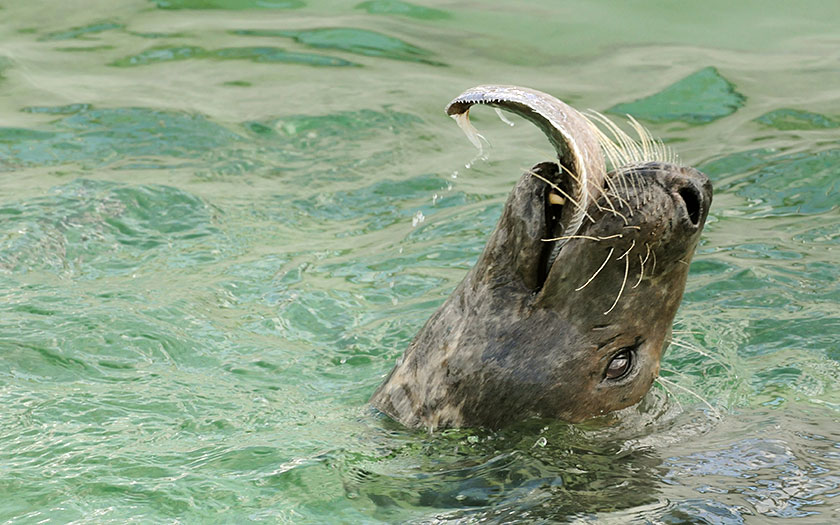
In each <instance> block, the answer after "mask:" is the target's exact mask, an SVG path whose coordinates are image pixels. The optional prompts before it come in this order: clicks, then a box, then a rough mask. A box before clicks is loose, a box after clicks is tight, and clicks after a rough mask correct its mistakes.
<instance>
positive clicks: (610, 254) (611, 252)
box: [575, 248, 615, 292]
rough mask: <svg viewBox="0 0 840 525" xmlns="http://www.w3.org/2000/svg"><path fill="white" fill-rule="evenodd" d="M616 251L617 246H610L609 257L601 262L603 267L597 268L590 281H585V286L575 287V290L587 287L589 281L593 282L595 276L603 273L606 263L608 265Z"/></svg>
mask: <svg viewBox="0 0 840 525" xmlns="http://www.w3.org/2000/svg"><path fill="white" fill-rule="evenodd" d="M614 251H615V248H610V253H608V254H607V258H606V259H604V262H603V263H601V267H600V268H598V269H597V270H595V273H593V274H592V277H590V278H589V280H588V281H586V282H585V283H583V286H580V287H578V288H575V291H576V292H579V291H581V290H583V289H584V288H586V287H587V285H589V283H591V282H592V280H593V279H595V277H596V276H597V275H598V274H599V273H601V270H603V269H604V266H606V265H607V263H608V262H609V260H610V257H612V254H613V252H614Z"/></svg>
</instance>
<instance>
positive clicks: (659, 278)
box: [371, 86, 712, 430]
mask: <svg viewBox="0 0 840 525" xmlns="http://www.w3.org/2000/svg"><path fill="white" fill-rule="evenodd" d="M475 104H481V105H490V106H495V107H497V108H501V109H504V110H508V111H511V112H513V113H516V114H518V115H520V116H522V117H524V118H526V119H528V120H529V121H531V122H533V123H534V124H536V125H537V126H538V127H539V128H540V129H541V130H542V131H543V132H544V133H545V134H546V136H547V137H548V139H549V141H550V142H551V144H552V145H553V146H554V148H555V150H556V151H557V162H543V163H541V164H537V165H536V166H534V167H533V168H532V169H531V170H529V171H528V172H526V173H525V174H523V175H522V177H521V178H520V179H519V181H518V183H517V184H516V185H515V187H514V188H513V190H512V192H511V194H510V196H509V197H508V199H507V202H506V204H505V206H504V209H503V212H502V216H501V218H500V219H499V223H498V225H497V226H496V228H495V230H494V231H493V232H492V234H491V235H490V238H489V240H488V242H487V244H486V246H485V248H484V251H483V253H482V254H481V256H480V257H479V259H478V261H477V262H476V264H475V266H474V267H473V268H472V269H471V270H470V271H469V272H468V273H467V275H466V277H465V278H464V280H463V281H462V282H461V283H460V284H459V285H458V286H457V287H456V289H455V290H454V291H453V292H452V294H451V295H450V297H449V298H448V299H447V300H446V301H445V302H444V303H443V305H441V306H440V308H438V310H437V311H436V312H435V313H434V314H433V315H432V316H431V318H429V320H428V321H427V322H426V324H425V325H424V326H423V328H422V329H421V330H420V331H419V333H418V334H417V335H416V336H415V338H414V339H413V340H412V341H411V343H410V344H409V346H408V348H407V349H406V350H405V352H404V354H403V355H402V357H400V358H399V360H398V362H397V364H396V366H395V367H394V368H393V370H392V371H391V372H390V374H389V375H388V376H387V377H386V379H385V380H384V382H383V383H382V384H381V385H380V386H379V388H378V389H377V390H376V391H375V392H374V394H373V396H372V397H371V403H372V404H373V406H374V407H376V408H377V409H378V410H380V411H382V412H384V413H385V414H387V415H388V416H390V417H391V418H393V419H395V420H396V421H399V422H400V423H402V424H403V425H406V426H408V427H425V428H428V429H429V430H434V429H440V428H447V427H475V426H482V427H489V428H498V427H501V426H503V425H506V424H508V423H511V422H514V421H517V420H521V419H523V418H526V417H531V416H537V417H545V418H557V419H560V420H564V421H568V422H572V423H574V422H579V421H582V420H585V419H588V418H592V417H595V416H599V415H602V414H605V413H608V412H611V411H614V410H618V409H621V408H625V407H628V406H630V405H633V404H635V403H637V402H638V401H640V400H641V399H642V397H644V395H645V394H646V393H647V392H648V390H649V389H650V387H651V386H652V384H653V382H654V380H655V379H656V377H657V376H658V373H659V363H660V359H661V357H662V354H663V351H664V349H665V347H666V346H667V344H668V342H669V340H670V335H671V326H672V323H673V319H674V315H675V314H676V311H677V308H678V306H679V304H680V301H681V299H682V295H683V291H684V289H685V282H686V278H687V275H688V267H689V262H690V261H691V258H692V256H693V254H694V250H695V247H696V246H697V242H698V240H699V238H700V234H701V231H702V230H703V226H704V224H705V221H706V216H707V214H708V211H709V206H710V205H711V201H712V186H711V183H710V182H709V179H708V177H707V176H706V175H704V174H703V173H701V172H700V171H698V170H696V169H694V168H691V167H687V166H681V165H680V164H679V163H677V162H675V160H674V158H673V156H672V155H671V154H670V153H669V152H668V150H667V148H665V147H664V146H663V145H662V144H661V143H660V142H657V141H654V140H653V139H652V138H651V137H650V135H649V134H648V133H647V132H646V131H645V130H644V129H643V128H642V127H641V126H640V125H639V124H638V123H637V122H636V121H635V120H632V119H630V124H631V126H632V127H633V128H635V130H636V133H637V135H638V137H637V138H630V136H629V135H628V134H627V133H625V132H624V131H622V130H621V129H620V128H619V127H618V126H616V125H615V124H613V123H612V122H611V121H609V120H608V119H606V118H605V117H603V116H602V115H600V114H596V113H593V114H592V115H591V116H584V115H583V114H581V113H579V112H578V111H576V110H575V109H573V108H571V107H570V106H568V105H566V104H565V103H563V102H561V101H559V100H557V99H556V98H554V97H552V96H550V95H548V94H545V93H542V92H539V91H535V90H531V89H527V88H520V87H515V86H479V87H476V88H472V89H470V90H467V91H465V92H464V93H463V94H461V95H460V96H458V97H457V98H455V99H454V100H453V101H452V102H451V103H450V104H449V105H448V106H447V108H446V112H447V113H448V114H449V115H452V116H454V117H455V118H456V120H458V122H459V125H461V127H462V128H463V129H464V130H465V131H466V132H467V134H468V137H470V139H471V140H473V141H474V142H477V141H478V137H479V136H478V135H477V134H476V133H475V130H474V128H472V126H471V125H470V124H469V121H468V114H469V109H470V107H471V106H473V105H475ZM596 123H597V125H596ZM608 164H609V166H610V167H611V170H610V171H608V170H607V165H608Z"/></svg>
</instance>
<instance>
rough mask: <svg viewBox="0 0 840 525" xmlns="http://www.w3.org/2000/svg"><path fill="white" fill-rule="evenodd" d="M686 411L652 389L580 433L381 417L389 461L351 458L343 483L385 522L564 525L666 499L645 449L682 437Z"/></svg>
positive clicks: (552, 425)
mask: <svg viewBox="0 0 840 525" xmlns="http://www.w3.org/2000/svg"><path fill="white" fill-rule="evenodd" d="M679 412H680V411H679V410H677V409H676V405H675V404H674V403H673V402H672V401H668V398H667V396H666V394H665V393H664V391H663V390H660V389H654V390H652V391H651V392H650V393H649V394H648V395H647V396H646V397H645V399H644V400H643V401H642V402H641V403H640V404H639V405H636V406H634V407H631V408H628V409H625V410H622V411H619V412H615V413H612V414H609V415H607V416H604V417H601V418H596V419H593V420H590V421H587V422H586V423H582V424H577V425H570V424H566V423H562V422H558V421H553V420H546V419H531V420H528V421H525V422H521V423H518V424H514V425H511V426H508V427H505V428H504V429H502V430H498V431H486V430H447V431H442V432H438V433H436V434H435V435H431V436H430V435H428V434H426V433H420V432H412V431H408V430H405V429H404V428H403V427H401V426H399V425H397V424H394V423H393V422H390V421H388V420H387V419H386V418H382V421H381V422H380V423H382V424H383V425H384V427H385V428H384V429H382V430H383V431H384V432H387V433H388V435H387V436H381V438H382V443H383V448H382V449H381V452H382V456H381V457H379V458H371V457H367V458H363V459H362V458H359V457H358V456H355V457H354V458H352V459H350V458H347V460H346V461H345V462H344V464H343V466H342V469H343V472H342V479H343V480H344V485H345V490H346V493H347V495H348V497H349V498H351V499H352V500H353V501H355V502H356V505H358V506H359V507H360V508H365V513H366V514H368V515H370V516H372V517H375V518H376V519H382V520H385V521H388V520H390V519H400V520H404V519H405V516H406V512H410V511H411V509H417V508H427V509H429V508H431V509H439V511H440V512H439V514H438V515H437V516H436V517H437V519H438V520H439V521H438V522H442V523H447V522H458V523H461V522H468V523H472V522H489V523H511V522H523V523H526V522H534V521H536V522H540V521H541V520H547V521H564V520H568V519H569V518H570V517H572V516H575V515H590V516H591V515H592V514H593V513H602V512H614V511H620V510H622V509H629V508H636V507H639V506H643V505H649V504H652V503H655V502H657V501H659V495H658V490H657V486H658V485H660V484H661V480H662V478H663V476H664V474H665V472H666V471H667V468H665V467H663V466H662V459H661V458H660V457H659V455H658V454H657V451H656V448H655V447H651V446H639V442H640V441H645V438H649V437H650V436H656V437H657V440H659V438H662V439H661V440H663V441H668V440H669V438H671V437H674V438H676V436H672V435H670V434H669V430H670V429H674V432H675V433H676V432H678V430H677V429H679V432H682V431H683V430H684V429H685V426H687V425H690V424H691V423H690V421H689V418H690V417H692V416H688V415H686V414H685V413H681V414H679ZM705 422H706V423H708V421H705ZM698 431H700V430H699V429H698ZM394 443H402V446H401V447H399V448H396V449H395V448H393V445H394ZM426 515H428V513H426ZM460 520H464V521H460Z"/></svg>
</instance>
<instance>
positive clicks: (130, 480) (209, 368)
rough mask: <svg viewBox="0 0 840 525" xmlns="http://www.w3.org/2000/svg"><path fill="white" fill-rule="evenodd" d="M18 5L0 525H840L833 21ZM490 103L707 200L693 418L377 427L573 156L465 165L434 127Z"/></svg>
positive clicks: (3, 82) (642, 11) (805, 16)
mask: <svg viewBox="0 0 840 525" xmlns="http://www.w3.org/2000/svg"><path fill="white" fill-rule="evenodd" d="M0 5H1V6H2V9H0V35H2V37H0V42H1V43H2V44H0V92H2V97H0V172H2V173H0V177H2V184H0V312H1V313H0V355H2V357H0V377H1V378H2V380H0V402H2V406H3V407H4V409H3V412H2V418H0V495H2V497H0V520H2V521H4V522H7V523H70V522H72V523H129V522H139V523H152V522H154V523H174V522H184V523H199V522H200V523H214V522H226V523H245V522H251V521H253V522H260V521H263V522H268V523H278V522H279V523H324V522H335V523H377V522H406V521H408V522H424V523H425V522H439V523H450V522H459V523H470V522H490V523H493V522H503V521H504V522H511V521H517V520H519V521H521V522H535V521H545V522H557V521H559V522H578V523H596V522H597V523H611V522H612V523H627V522H635V523H649V522H653V523H669V524H673V523H724V524H730V523H765V522H772V523H775V522H781V521H783V520H790V521H793V522H795V523H831V522H835V521H837V520H838V519H840V502H838V496H837V494H838V492H840V443H839V441H840V439H838V438H839V437H840V425H838V419H840V393H839V391H838V388H837V384H838V380H840V365H838V362H840V350H838V349H840V346H838V340H840V321H838V314H837V312H838V303H840V288H839V287H838V284H837V283H838V282H840V268H838V250H840V213H838V202H840V199H838V189H840V186H838V182H837V181H838V178H840V148H838V136H840V135H838V134H839V133H840V88H839V87H838V82H837V80H838V78H840V75H839V74H840V69H838V66H837V64H838V59H840V36H838V33H837V29H836V28H837V27H838V26H840V8H839V7H838V6H837V5H835V4H833V3H830V2H799V3H796V4H791V3H789V2H767V1H762V2H752V1H748V2H734V3H733V2H703V3H693V4H685V3H681V4H678V5H677V4H675V5H674V6H667V7H666V8H665V9H667V10H663V6H662V5H661V3H660V2H632V3H627V2H599V3H597V4H596V3H592V2H585V3H584V2H581V3H557V2H553V1H548V0H543V1H534V2H515V3H514V2H501V1H498V0H495V1H483V2H480V3H479V2H471V3H457V2H443V1H439V2H424V3H423V7H421V6H419V5H417V4H406V3H403V2H399V1H388V0H374V1H370V2H359V3H355V2H349V3H348V2H327V1H324V2H315V1H300V0H265V1H259V2H258V1H255V0H157V1H143V0H135V1H131V2H120V3H112V2H90V1H87V2H85V1H81V0H78V1H70V2H61V3H55V2H49V3H48V2H37V1H33V2H25V3H24V2H3V3H2V4H0ZM480 83H516V84H520V85H525V86H530V87H534V88H537V89H541V90H543V91H547V92H550V93H552V94H555V95H557V96H558V97H560V98H562V99H564V100H565V101H567V102H569V103H571V104H573V105H575V106H577V107H579V108H594V109H597V110H600V111H610V110H612V111H615V112H631V113H633V114H636V115H637V116H638V117H639V118H641V119H643V122H644V123H645V124H646V125H647V126H648V127H649V128H650V129H651V130H652V132H653V133H654V134H655V135H658V136H661V137H662V138H663V139H664V140H665V141H666V142H667V143H668V144H669V145H670V146H671V147H672V148H673V149H675V150H676V151H677V152H678V153H679V154H680V157H681V159H682V160H683V161H684V162H685V163H688V164H691V165H694V166H698V167H700V168H701V169H703V170H704V171H706V172H707V173H708V174H709V175H710V176H711V178H712V179H713V181H714V183H715V187H716V194H715V201H714V204H713V207H712V210H711V213H710V217H709V221H708V224H707V226H706V231H705V233H704V238H703V241H702V245H701V246H700V248H699V251H698V254H697V256H696V258H695V260H694V262H693V264H692V268H691V276H690V278H689V283H688V289H687V292H686V296H685V300H684V303H683V305H682V307H681V310H680V312H679V314H678V322H677V341H676V342H675V344H674V345H672V346H671V348H670V349H669V351H668V354H667V356H666V358H665V360H664V363H663V377H665V378H666V379H668V380H669V383H666V384H667V385H672V386H668V389H669V390H670V391H671V393H672V395H668V394H667V393H666V391H665V390H664V389H663V388H661V387H656V388H654V390H652V392H651V394H650V395H649V396H648V398H646V399H645V401H644V402H643V403H642V406H641V407H637V408H634V409H631V410H628V411H626V413H623V414H621V415H620V416H619V417H618V418H608V419H607V420H606V421H597V422H591V423H587V424H584V425H577V426H568V425H564V424H562V423H558V422H551V421H527V422H524V423H521V424H518V425H515V426H513V427H511V428H508V429H505V430H503V431H499V432H489V431H482V430H459V431H447V432H438V433H435V434H434V435H428V434H427V433H425V432H422V431H409V430H405V429H402V428H400V427H399V426H397V425H395V424H393V423H391V422H389V421H387V420H386V419H383V418H381V417H377V416H376V415H375V414H373V413H372V412H371V411H370V410H369V408H368V406H367V404H366V400H367V398H368V397H369V395H370V394H371V392H372V391H373V389H374V388H375V387H376V385H377V384H378V383H379V382H380V381H381V379H382V377H383V375H384V374H385V373H387V371H388V370H389V369H390V367H391V366H392V364H393V362H394V360H395V359H396V358H397V357H398V356H399V355H400V353H401V352H402V350H403V349H404V347H405V346H406V345H407V343H408V342H409V340H410V339H411V337H412V335H413V334H414V333H415V331H416V330H417V329H418V328H419V327H420V326H421V325H422V323H423V322H424V321H425V319H426V318H427V317H428V316H429V315H430V314H431V313H432V312H433V311H434V309H435V307H436V306H437V305H438V304H440V303H441V302H442V301H443V299H444V298H445V297H446V296H447V295H448V293H449V292H450V291H451V290H452V288H453V287H454V286H455V284H457V282H458V281H459V280H460V279H461V278H462V276H463V275H464V273H465V271H466V270H467V268H469V267H470V265H471V264H472V262H473V261H474V260H475V258H476V257H477V255H478V253H479V251H480V250H481V247H482V245H483V242H484V238H485V237H486V235H487V234H488V232H489V231H490V230H491V229H492V227H493V225H494V223H495V221H496V219H497V218H498V215H499V212H500V209H501V204H502V202H503V201H504V198H505V195H506V194H507V192H508V191H509V190H510V188H511V187H512V184H513V181H514V180H516V178H517V177H518V174H519V173H520V172H521V171H522V170H523V169H525V168H527V167H528V166H530V165H532V164H534V163H536V162H539V161H542V160H548V159H551V158H552V152H551V149H550V146H549V145H548V143H547V142H546V141H545V139H544V138H543V137H542V136H541V135H540V134H539V133H538V132H537V131H536V130H535V129H533V127H531V126H529V125H527V124H525V123H524V122H523V121H521V120H518V119H517V120H516V124H517V125H516V126H515V127H513V128H510V127H508V126H507V125H506V124H505V123H504V122H501V121H499V120H498V118H497V117H496V116H495V115H494V114H493V112H492V111H489V110H486V111H480V110H476V111H475V112H474V115H473V116H474V119H473V120H474V122H475V124H476V126H477V127H478V128H479V130H480V131H481V132H482V133H483V134H484V135H485V136H487V137H488V138H489V140H490V142H491V143H492V146H493V147H492V148H489V149H487V150H486V153H487V157H488V159H487V160H481V159H474V157H475V150H474V149H473V147H472V146H471V145H470V144H469V143H468V142H467V140H466V139H465V138H464V137H463V135H462V134H461V132H460V130H459V129H458V128H457V126H455V124H454V123H453V122H452V121H451V120H450V119H448V118H447V117H445V116H444V115H443V111H442V108H443V106H444V105H445V104H446V103H447V102H448V101H449V100H450V99H451V98H452V97H454V96H455V95H457V94H458V93H460V92H461V91H462V90H463V89H465V88H467V87H470V86H473V85H476V84H480ZM479 109H480V108H479ZM468 163H469V164H470V168H466V167H465V165H466V164H468ZM688 390H690V391H691V392H694V393H695V394H696V395H697V396H699V397H701V398H702V399H703V400H704V401H700V400H699V399H698V398H697V397H695V395H694V394H691V393H689V392H688ZM705 403H708V405H707V404H705Z"/></svg>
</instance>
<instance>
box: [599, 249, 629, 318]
mask: <svg viewBox="0 0 840 525" xmlns="http://www.w3.org/2000/svg"><path fill="white" fill-rule="evenodd" d="M633 242H635V241H633ZM628 251H629V250H628ZM624 255H627V254H626V253H625V254H624ZM624 255H622V257H624ZM619 258H620V257H619ZM629 272H630V259H624V279H622V280H621V288H620V289H619V290H618V295H617V296H616V297H615V302H614V303H613V304H612V306H610V309H609V310H607V311H606V312H604V315H607V314H608V313H610V312H612V311H613V308H615V305H617V304H618V300H619V299H621V293H622V292H623V291H624V285H625V284H627V274H628V273H629Z"/></svg>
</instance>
